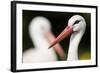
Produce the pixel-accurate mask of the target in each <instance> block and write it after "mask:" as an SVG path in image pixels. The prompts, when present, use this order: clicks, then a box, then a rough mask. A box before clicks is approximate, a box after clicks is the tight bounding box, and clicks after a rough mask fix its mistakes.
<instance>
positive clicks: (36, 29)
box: [29, 16, 51, 37]
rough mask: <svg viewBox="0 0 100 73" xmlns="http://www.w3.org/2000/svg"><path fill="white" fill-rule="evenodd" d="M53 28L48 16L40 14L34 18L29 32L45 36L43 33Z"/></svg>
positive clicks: (31, 34)
mask: <svg viewBox="0 0 100 73" xmlns="http://www.w3.org/2000/svg"><path fill="white" fill-rule="evenodd" d="M50 29H51V27H50V22H49V20H48V19H47V18H45V17H42V16H38V17H35V18H33V20H32V21H31V23H30V25H29V34H30V36H31V37H34V36H35V35H36V36H40V37H43V34H44V33H46V32H49V31H50Z"/></svg>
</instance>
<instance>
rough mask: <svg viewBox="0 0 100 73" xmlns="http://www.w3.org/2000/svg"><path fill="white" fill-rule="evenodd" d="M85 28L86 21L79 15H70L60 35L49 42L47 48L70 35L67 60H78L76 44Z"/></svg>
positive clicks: (77, 44)
mask: <svg viewBox="0 0 100 73" xmlns="http://www.w3.org/2000/svg"><path fill="white" fill-rule="evenodd" d="M85 29H86V21H85V19H84V18H83V17H82V16H80V15H74V16H72V17H71V18H70V19H69V21H68V26H67V27H66V28H65V29H64V30H63V31H62V32H61V33H60V35H59V36H58V37H57V38H56V39H55V40H54V41H53V42H52V43H51V45H50V46H49V48H51V47H52V46H54V45H55V44H56V43H59V42H60V41H62V40H63V39H64V38H65V37H68V36H69V35H71V37H70V44H69V50H68V58H67V60H69V61H70V60H78V46H79V43H80V41H81V38H82V36H83V34H84V33H85Z"/></svg>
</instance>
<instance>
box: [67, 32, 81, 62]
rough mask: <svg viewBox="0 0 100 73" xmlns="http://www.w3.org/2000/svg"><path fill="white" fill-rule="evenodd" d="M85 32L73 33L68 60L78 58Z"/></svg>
mask: <svg viewBox="0 0 100 73" xmlns="http://www.w3.org/2000/svg"><path fill="white" fill-rule="evenodd" d="M82 36H83V34H81V33H73V34H72V35H71V38H70V45H69V51H68V58H67V60H78V46H79V43H80V40H81V38H82Z"/></svg>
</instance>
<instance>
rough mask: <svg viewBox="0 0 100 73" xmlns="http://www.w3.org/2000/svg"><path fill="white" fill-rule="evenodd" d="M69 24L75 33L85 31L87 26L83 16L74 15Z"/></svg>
mask: <svg viewBox="0 0 100 73" xmlns="http://www.w3.org/2000/svg"><path fill="white" fill-rule="evenodd" d="M68 26H70V27H72V30H73V33H74V32H84V31H85V27H86V22H85V20H84V18H83V17H82V16H80V15H74V16H72V17H71V18H70V19H69V21H68Z"/></svg>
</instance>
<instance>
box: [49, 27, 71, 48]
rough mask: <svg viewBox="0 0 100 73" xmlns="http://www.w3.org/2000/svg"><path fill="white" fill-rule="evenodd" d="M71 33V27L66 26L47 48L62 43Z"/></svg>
mask: <svg viewBox="0 0 100 73" xmlns="http://www.w3.org/2000/svg"><path fill="white" fill-rule="evenodd" d="M72 32H73V28H72V26H67V27H66V28H65V29H64V30H63V31H62V32H61V33H60V35H59V36H58V37H57V38H56V39H55V40H54V41H53V42H52V43H51V44H50V46H49V48H51V47H53V46H54V45H55V44H57V43H59V42H60V41H62V40H63V39H64V38H65V37H68V36H69V35H71V33H72Z"/></svg>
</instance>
